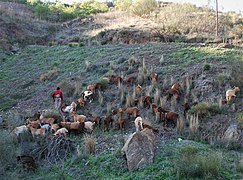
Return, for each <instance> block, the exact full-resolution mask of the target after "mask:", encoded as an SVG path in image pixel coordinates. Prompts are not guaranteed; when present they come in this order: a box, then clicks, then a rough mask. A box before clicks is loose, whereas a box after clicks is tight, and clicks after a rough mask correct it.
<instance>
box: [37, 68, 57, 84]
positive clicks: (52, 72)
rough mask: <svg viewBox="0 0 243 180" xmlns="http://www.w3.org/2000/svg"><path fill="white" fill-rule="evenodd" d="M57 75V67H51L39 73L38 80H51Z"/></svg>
mask: <svg viewBox="0 0 243 180" xmlns="http://www.w3.org/2000/svg"><path fill="white" fill-rule="evenodd" d="M57 75H58V69H52V70H50V71H48V72H46V73H44V74H41V75H40V81H42V82H46V81H50V80H53V79H55V78H56V77H57Z"/></svg>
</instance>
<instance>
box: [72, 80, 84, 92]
mask: <svg viewBox="0 0 243 180" xmlns="http://www.w3.org/2000/svg"><path fill="white" fill-rule="evenodd" d="M81 84H82V78H81V77H80V76H77V77H76V78H75V82H74V88H75V90H74V93H73V95H74V96H79V95H80V94H81V93H82V87H81Z"/></svg>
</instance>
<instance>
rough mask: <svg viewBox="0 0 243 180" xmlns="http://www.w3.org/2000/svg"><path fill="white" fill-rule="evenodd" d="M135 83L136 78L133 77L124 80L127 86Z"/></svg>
mask: <svg viewBox="0 0 243 180" xmlns="http://www.w3.org/2000/svg"><path fill="white" fill-rule="evenodd" d="M135 81H136V78H135V77H133V76H130V77H128V78H127V79H126V83H128V84H134V83H135Z"/></svg>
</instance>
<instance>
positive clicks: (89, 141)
mask: <svg viewBox="0 0 243 180" xmlns="http://www.w3.org/2000/svg"><path fill="white" fill-rule="evenodd" d="M95 145H96V140H95V138H93V137H92V136H90V137H89V136H85V137H84V146H85V151H86V153H87V154H95Z"/></svg>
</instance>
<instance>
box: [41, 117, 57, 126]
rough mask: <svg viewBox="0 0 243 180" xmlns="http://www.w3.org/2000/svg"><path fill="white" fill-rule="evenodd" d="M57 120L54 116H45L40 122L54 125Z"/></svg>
mask: <svg viewBox="0 0 243 180" xmlns="http://www.w3.org/2000/svg"><path fill="white" fill-rule="evenodd" d="M54 122H55V119H54V118H43V119H41V120H40V123H43V124H51V125H53V124H54Z"/></svg>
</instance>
